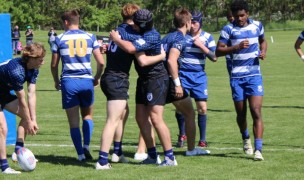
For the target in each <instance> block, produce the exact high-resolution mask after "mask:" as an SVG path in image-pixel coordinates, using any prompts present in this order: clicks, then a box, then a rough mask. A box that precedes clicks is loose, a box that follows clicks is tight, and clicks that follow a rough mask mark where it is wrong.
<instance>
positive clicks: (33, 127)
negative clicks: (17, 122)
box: [22, 120, 38, 135]
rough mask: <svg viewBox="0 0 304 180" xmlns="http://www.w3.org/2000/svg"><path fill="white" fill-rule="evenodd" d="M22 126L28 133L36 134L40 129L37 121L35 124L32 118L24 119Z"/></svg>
mask: <svg viewBox="0 0 304 180" xmlns="http://www.w3.org/2000/svg"><path fill="white" fill-rule="evenodd" d="M22 126H23V128H24V130H25V132H26V134H30V135H35V134H36V133H37V131H38V126H37V123H36V124H35V123H34V122H33V121H31V120H28V121H24V123H22Z"/></svg>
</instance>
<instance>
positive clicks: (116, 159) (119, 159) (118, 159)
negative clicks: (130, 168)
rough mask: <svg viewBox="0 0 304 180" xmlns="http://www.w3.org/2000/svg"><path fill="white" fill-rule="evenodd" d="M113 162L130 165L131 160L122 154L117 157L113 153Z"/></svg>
mask: <svg viewBox="0 0 304 180" xmlns="http://www.w3.org/2000/svg"><path fill="white" fill-rule="evenodd" d="M111 161H112V162H115V163H128V162H129V160H128V159H126V158H125V156H124V155H123V154H122V155H121V156H117V154H115V153H113V154H112V159H111Z"/></svg>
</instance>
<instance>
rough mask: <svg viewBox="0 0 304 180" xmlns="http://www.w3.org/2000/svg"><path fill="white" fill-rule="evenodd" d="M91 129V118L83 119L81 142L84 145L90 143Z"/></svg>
mask: <svg viewBox="0 0 304 180" xmlns="http://www.w3.org/2000/svg"><path fill="white" fill-rule="evenodd" d="M93 129H94V123H93V120H91V119H85V120H83V121H82V134H83V144H84V145H86V146H89V145H90V142H91V137H92V134H93Z"/></svg>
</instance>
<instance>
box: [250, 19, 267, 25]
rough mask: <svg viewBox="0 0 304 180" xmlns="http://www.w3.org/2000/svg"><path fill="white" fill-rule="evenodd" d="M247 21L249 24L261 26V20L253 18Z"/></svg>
mask: <svg viewBox="0 0 304 180" xmlns="http://www.w3.org/2000/svg"><path fill="white" fill-rule="evenodd" d="M248 21H249V23H250V24H253V25H255V26H257V27H260V26H263V24H262V22H261V21H258V20H253V19H248Z"/></svg>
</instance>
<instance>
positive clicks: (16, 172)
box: [2, 167, 21, 174]
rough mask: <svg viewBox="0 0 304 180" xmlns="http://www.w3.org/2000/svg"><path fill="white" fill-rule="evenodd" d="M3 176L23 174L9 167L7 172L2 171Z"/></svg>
mask: <svg viewBox="0 0 304 180" xmlns="http://www.w3.org/2000/svg"><path fill="white" fill-rule="evenodd" d="M2 174H21V172H20V171H16V170H14V169H12V168H10V167H8V168H6V169H5V171H2Z"/></svg>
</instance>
